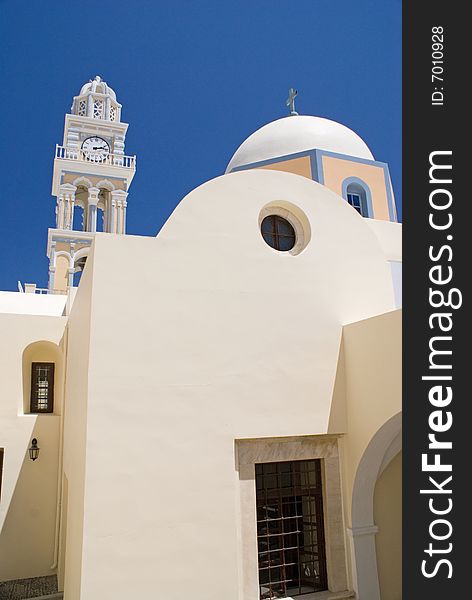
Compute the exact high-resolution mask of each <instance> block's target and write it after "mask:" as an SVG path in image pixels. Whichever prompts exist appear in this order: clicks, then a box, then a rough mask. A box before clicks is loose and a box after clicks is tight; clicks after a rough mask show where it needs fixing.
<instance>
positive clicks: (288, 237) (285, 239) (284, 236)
mask: <svg viewBox="0 0 472 600" xmlns="http://www.w3.org/2000/svg"><path fill="white" fill-rule="evenodd" d="M261 233H262V237H263V238H264V241H265V242H266V244H269V246H271V247H272V248H275V250H280V251H281V252H288V251H289V250H291V249H292V248H293V247H294V246H295V242H296V241H297V240H296V235H295V230H294V228H293V227H292V225H291V224H290V223H289V222H288V221H287V219H284V218H283V217H280V216H279V215H268V216H267V217H265V218H264V219H263V221H262V223H261Z"/></svg>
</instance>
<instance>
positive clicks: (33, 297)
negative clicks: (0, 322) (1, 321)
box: [0, 292, 67, 317]
mask: <svg viewBox="0 0 472 600" xmlns="http://www.w3.org/2000/svg"><path fill="white" fill-rule="evenodd" d="M66 301H67V296H66V295H63V294H25V293H21V292H0V314H18V315H48V316H57V317H60V316H62V314H63V312H64V308H65V305H66Z"/></svg>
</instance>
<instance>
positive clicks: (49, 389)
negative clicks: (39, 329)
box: [22, 340, 63, 414]
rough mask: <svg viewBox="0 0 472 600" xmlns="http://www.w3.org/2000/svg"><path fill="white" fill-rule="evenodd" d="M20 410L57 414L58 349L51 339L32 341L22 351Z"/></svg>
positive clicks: (59, 363)
mask: <svg viewBox="0 0 472 600" xmlns="http://www.w3.org/2000/svg"><path fill="white" fill-rule="evenodd" d="M22 363H23V411H22V412H23V413H24V414H28V413H55V414H60V406H61V404H62V396H61V382H62V377H63V375H62V373H63V362H62V353H61V350H60V348H59V346H57V345H56V344H55V343H53V342H49V341H46V340H42V341H38V342H33V343H32V344H30V345H29V346H27V347H26V348H25V350H24V351H23V360H22Z"/></svg>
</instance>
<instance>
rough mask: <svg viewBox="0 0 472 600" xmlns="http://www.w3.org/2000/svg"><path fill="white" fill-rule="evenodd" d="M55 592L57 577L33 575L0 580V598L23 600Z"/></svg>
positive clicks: (3, 599)
mask: <svg viewBox="0 0 472 600" xmlns="http://www.w3.org/2000/svg"><path fill="white" fill-rule="evenodd" d="M56 592H57V577H56V576H55V575H51V576H49V577H33V579H13V580H11V581H4V582H0V600H25V598H37V597H38V596H47V595H48V594H54V593H56Z"/></svg>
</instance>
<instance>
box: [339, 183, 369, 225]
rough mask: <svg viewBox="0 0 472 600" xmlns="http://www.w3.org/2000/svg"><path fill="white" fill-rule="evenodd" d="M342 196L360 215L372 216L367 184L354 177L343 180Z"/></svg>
mask: <svg viewBox="0 0 472 600" xmlns="http://www.w3.org/2000/svg"><path fill="white" fill-rule="evenodd" d="M343 197H344V198H345V199H346V200H347V202H348V204H350V205H351V206H352V208H354V209H355V210H357V212H358V213H359V214H360V215H361V216H362V217H372V216H373V214H372V201H371V196H370V190H369V188H368V186H367V185H366V184H365V183H364V182H363V181H361V180H360V179H357V178H355V177H350V178H348V179H346V180H345V181H344V182H343Z"/></svg>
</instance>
